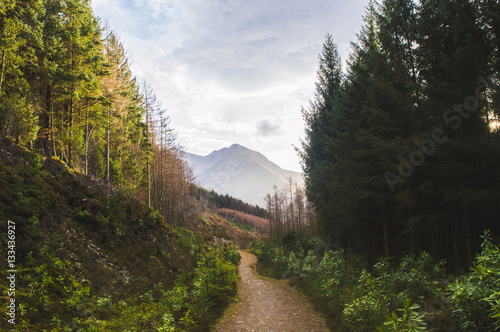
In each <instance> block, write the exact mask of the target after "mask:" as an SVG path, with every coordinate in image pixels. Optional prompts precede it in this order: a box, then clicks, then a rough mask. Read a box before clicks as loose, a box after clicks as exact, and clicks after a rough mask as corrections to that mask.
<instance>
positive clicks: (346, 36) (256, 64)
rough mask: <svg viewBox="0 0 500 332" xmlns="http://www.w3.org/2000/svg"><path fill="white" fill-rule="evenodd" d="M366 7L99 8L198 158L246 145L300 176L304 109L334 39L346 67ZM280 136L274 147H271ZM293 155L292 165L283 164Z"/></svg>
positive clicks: (112, 2)
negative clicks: (328, 40) (325, 48)
mask: <svg viewBox="0 0 500 332" xmlns="http://www.w3.org/2000/svg"><path fill="white" fill-rule="evenodd" d="M367 2H368V0H353V1H350V2H345V1H340V0H337V1H335V0H333V1H332V0H314V1H310V0H288V1H285V0H277V1H269V0H252V1H250V0H183V1H178V0H94V1H93V7H94V11H95V12H96V13H97V14H98V15H99V16H100V17H101V18H103V19H107V20H108V21H109V22H110V25H111V27H112V29H113V30H114V31H115V32H117V34H118V35H119V36H121V38H122V40H123V42H124V45H125V47H126V48H127V49H128V54H129V56H130V59H131V64H132V69H133V71H134V73H135V74H136V75H137V76H138V78H139V81H142V79H147V81H148V82H149V84H150V85H151V86H152V87H153V88H154V90H155V92H156V93H157V95H158V97H159V99H160V100H161V101H162V104H163V106H164V107H165V108H166V109H167V112H168V113H169V114H170V118H171V119H172V125H173V127H174V129H176V130H177V131H178V134H179V135H178V137H179V142H180V143H181V144H182V145H184V146H185V147H186V148H187V149H188V150H190V151H193V152H195V153H202V151H201V150H203V149H205V150H206V152H207V153H209V152H211V151H212V150H214V149H218V148H221V147H223V146H224V145H230V144H231V143H240V144H243V145H247V146H248V147H250V148H254V149H258V150H259V151H261V152H263V153H264V154H266V155H271V154H272V155H276V156H280V158H282V159H283V161H282V163H281V164H282V165H286V166H287V167H289V168H293V169H296V170H297V169H298V168H299V167H298V162H297V157H296V153H295V151H294V150H293V147H292V146H291V144H295V145H298V144H299V137H300V136H301V135H302V134H303V122H302V117H301V106H307V105H308V101H309V100H310V99H312V98H313V97H314V81H315V74H316V69H317V65H318V54H319V52H320V51H321V45H322V43H323V41H324V37H325V34H326V33H327V32H330V33H332V34H333V36H334V38H335V42H336V43H337V44H338V47H339V51H340V53H341V55H342V56H343V58H344V59H345V58H346V57H347V55H348V52H349V49H350V46H349V45H350V44H349V42H350V41H351V40H354V39H355V38H356V37H355V34H356V33H357V32H358V31H359V28H360V26H361V24H362V19H361V15H362V14H363V13H364V7H365V6H366V4H367ZM270 138H272V139H270ZM285 155H287V156H288V157H286V158H285V157H284V156H285Z"/></svg>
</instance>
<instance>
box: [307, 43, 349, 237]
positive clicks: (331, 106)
mask: <svg viewBox="0 0 500 332" xmlns="http://www.w3.org/2000/svg"><path fill="white" fill-rule="evenodd" d="M319 60H320V61H319V68H318V71H317V82H316V93H315V99H314V101H312V102H311V103H310V106H309V109H303V110H302V113H303V117H304V121H305V123H306V137H305V140H304V141H303V142H302V150H301V151H300V156H301V158H302V167H303V169H304V173H305V181H306V184H307V197H308V199H309V201H310V202H311V203H312V204H314V205H315V207H316V208H317V209H318V217H319V218H320V224H321V227H322V230H323V231H324V232H325V233H324V234H328V235H329V234H331V233H332V230H333V229H334V227H335V226H334V225H335V221H334V220H333V218H334V217H335V213H334V211H333V210H332V208H333V206H334V202H335V197H334V196H333V195H332V192H331V190H330V189H331V185H332V180H331V177H330V176H331V175H332V173H331V168H332V164H334V163H335V162H336V157H335V155H332V154H326V151H325V142H326V141H327V140H328V139H334V135H335V130H334V126H335V124H334V123H332V119H333V118H334V113H335V112H336V109H335V107H336V103H337V101H338V99H339V91H340V89H341V86H342V63H341V60H340V56H339V54H338V51H337V46H336V45H335V44H334V42H333V37H332V35H330V34H327V36H326V39H325V42H324V44H323V49H322V52H321V55H320V57H319Z"/></svg>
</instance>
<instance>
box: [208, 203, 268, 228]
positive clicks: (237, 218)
mask: <svg viewBox="0 0 500 332" xmlns="http://www.w3.org/2000/svg"><path fill="white" fill-rule="evenodd" d="M217 214H219V215H220V216H221V217H223V218H224V219H226V220H229V221H232V222H233V223H235V224H236V226H238V227H240V228H241V229H243V230H246V231H250V230H252V229H257V230H258V231H259V232H260V233H261V234H266V235H269V220H267V219H264V218H261V217H257V216H254V215H251V214H248V213H245V212H241V211H237V210H232V209H226V208H222V209H217Z"/></svg>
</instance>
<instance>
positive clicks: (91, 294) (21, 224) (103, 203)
mask: <svg viewBox="0 0 500 332" xmlns="http://www.w3.org/2000/svg"><path fill="white" fill-rule="evenodd" d="M33 156H36V154H33V153H31V152H29V151H26V150H25V149H23V148H21V147H19V146H9V147H8V151H7V148H5V147H2V149H1V150H0V188H2V190H0V242H1V245H0V255H1V256H2V257H4V258H6V257H7V250H8V249H7V248H8V240H9V239H8V237H7V221H8V220H11V221H12V222H14V223H15V226H16V238H15V239H16V244H15V251H16V259H15V261H16V266H15V267H16V269H17V271H18V272H17V279H16V293H15V300H16V318H15V322H16V325H15V330H16V331H82V332H85V331H208V330H209V329H210V326H211V325H212V324H213V323H214V322H215V321H216V318H218V317H219V316H220V315H221V313H222V310H223V309H224V308H225V306H227V304H228V303H229V302H230V301H231V299H232V298H233V297H234V295H235V294H236V281H237V279H238V275H237V270H236V266H237V263H238V259H239V255H238V254H237V253H236V252H235V251H234V249H235V248H234V247H232V246H228V245H225V246H215V245H213V244H212V243H211V242H209V241H207V235H206V234H204V233H199V232H196V233H193V232H192V231H191V230H188V229H185V228H177V229H172V228H171V227H170V226H169V225H168V224H166V223H165V221H164V219H163V217H162V216H161V215H160V214H159V213H158V212H156V211H154V210H152V209H151V208H150V207H148V206H147V205H146V204H143V203H142V202H140V201H139V200H138V199H137V198H136V197H135V195H133V193H131V192H127V191H124V190H119V189H116V188H107V187H106V186H104V185H102V184H99V183H96V182H93V181H92V180H90V179H88V178H86V177H84V176H83V175H80V174H77V173H75V172H74V171H73V170H71V169H69V168H67V167H65V166H64V165H63V164H61V163H60V162H59V161H57V160H55V159H46V160H45V161H43V163H42V160H40V159H37V158H34V157H33ZM197 223H199V224H203V221H201V220H193V221H192V224H193V225H195V224H197ZM215 231H218V230H217V229H214V232H215ZM216 234H218V233H216ZM210 237H211V238H213V236H210ZM6 263H7V260H6V259H1V260H0V269H1V270H2V271H6V270H8V268H7V266H6ZM8 286H9V285H8V280H7V279H6V278H2V279H0V293H1V296H2V297H3V298H4V299H8V288H9V287H8ZM0 315H1V316H2V317H3V318H5V317H7V315H6V301H2V306H1V307H0ZM12 327H13V326H12V325H10V324H9V323H7V319H2V320H1V321H0V330H2V331H4V330H5V331H7V330H10V329H11V328H12Z"/></svg>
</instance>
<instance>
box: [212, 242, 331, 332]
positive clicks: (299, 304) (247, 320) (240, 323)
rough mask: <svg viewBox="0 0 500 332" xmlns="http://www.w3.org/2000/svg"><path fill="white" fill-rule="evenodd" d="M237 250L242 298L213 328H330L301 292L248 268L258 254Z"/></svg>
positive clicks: (275, 330) (275, 331)
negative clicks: (262, 276)
mask: <svg viewBox="0 0 500 332" xmlns="http://www.w3.org/2000/svg"><path fill="white" fill-rule="evenodd" d="M238 252H239V254H240V255H241V261H240V266H239V271H240V275H241V281H240V284H239V285H238V293H239V297H240V299H241V301H240V302H238V303H234V304H232V305H231V306H230V307H229V308H228V309H227V311H226V313H225V314H224V317H222V319H221V320H220V322H219V324H218V325H217V326H216V327H215V331H220V332H229V331H272V332H278V331H283V332H285V331H286V332H292V331H295V332H302V331H304V332H312V331H329V330H328V328H327V327H326V324H325V321H324V320H323V318H321V316H320V315H319V314H318V313H317V312H316V311H315V310H314V309H313V307H312V305H311V304H309V303H308V302H307V300H306V298H305V296H304V295H303V294H301V293H299V292H297V291H296V290H294V289H293V288H291V287H290V286H288V285H287V284H286V283H285V282H282V281H278V280H269V279H263V278H261V277H259V276H258V275H257V274H256V273H255V271H254V270H253V269H252V268H251V266H254V265H255V263H256V262H257V258H256V257H255V256H254V255H252V254H249V253H247V252H244V251H238Z"/></svg>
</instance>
